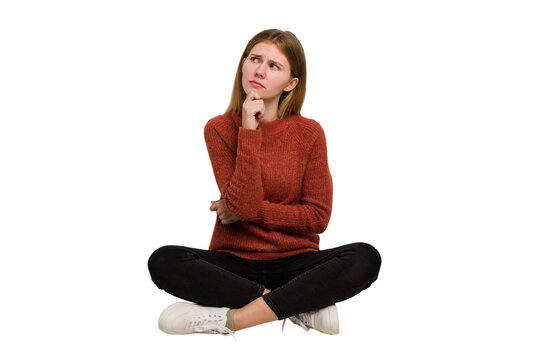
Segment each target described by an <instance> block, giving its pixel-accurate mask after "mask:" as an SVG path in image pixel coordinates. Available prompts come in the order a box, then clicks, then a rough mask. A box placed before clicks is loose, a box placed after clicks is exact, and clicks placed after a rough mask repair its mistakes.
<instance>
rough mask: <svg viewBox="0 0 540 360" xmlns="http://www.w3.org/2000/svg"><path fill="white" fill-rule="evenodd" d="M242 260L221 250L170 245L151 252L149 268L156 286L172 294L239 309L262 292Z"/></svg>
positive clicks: (250, 268)
mask: <svg viewBox="0 0 540 360" xmlns="http://www.w3.org/2000/svg"><path fill="white" fill-rule="evenodd" d="M243 260H244V259H241V258H238V257H236V256H234V255H232V254H229V253H224V252H220V251H210V250H201V249H194V248H189V247H185V246H175V245H169V246H164V247H161V248H159V249H157V250H156V251H154V253H153V254H152V255H151V256H150V258H149V260H148V269H149V271H150V275H151V278H152V281H153V282H154V283H155V284H156V285H157V287H158V288H160V289H162V290H164V291H166V292H167V293H169V294H171V295H174V296H176V297H179V298H182V299H184V300H187V301H191V302H194V303H197V304H200V305H205V306H215V307H229V308H239V307H242V306H244V305H246V304H248V303H249V302H251V301H253V300H255V299H256V298H258V297H260V296H261V295H262V294H263V291H264V286H263V285H261V284H259V283H257V282H255V281H253V280H254V279H256V271H255V269H254V268H253V266H252V265H251V264H250V263H249V262H247V261H243ZM239 274H240V275H239ZM248 277H251V280H250V279H248Z"/></svg>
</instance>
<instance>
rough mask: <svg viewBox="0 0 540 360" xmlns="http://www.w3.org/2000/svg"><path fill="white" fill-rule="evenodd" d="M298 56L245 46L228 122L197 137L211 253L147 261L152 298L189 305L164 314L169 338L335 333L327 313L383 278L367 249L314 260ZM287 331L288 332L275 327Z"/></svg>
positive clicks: (278, 47) (163, 253)
mask: <svg viewBox="0 0 540 360" xmlns="http://www.w3.org/2000/svg"><path fill="white" fill-rule="evenodd" d="M305 92H306V61H305V57H304V50H303V48H302V45H301V44H300V42H299V41H298V39H297V38H296V36H294V35H293V34H292V33H291V32H289V31H280V30H275V29H270V30H265V31H262V32H260V33H259V34H257V35H255V36H254V37H253V38H252V39H251V40H250V41H249V43H248V44H247V46H246V49H245V50H244V53H243V54H242V57H241V58H240V63H239V64H238V69H237V72H236V79H235V82H234V87H233V93H232V97H231V102H230V105H229V107H228V109H227V111H226V112H225V114H223V115H220V116H217V117H214V118H212V119H210V120H209V121H208V122H207V123H206V126H205V128H204V137H205V141H206V145H207V148H208V154H209V156H210V161H211V163H212V168H213V171H214V175H215V178H216V182H217V185H218V187H219V190H220V192H221V198H220V199H219V200H217V201H212V205H211V206H210V210H211V211H216V213H217V217H216V224H215V227H214V232H213V235H212V239H211V243H210V247H209V250H202V249H195V248H189V247H185V246H175V245H170V246H164V247H161V248H159V249H157V250H156V251H155V252H154V253H153V254H152V255H151V256H150V259H149V261H148V267H149V270H150V274H151V277H152V281H153V282H154V283H155V284H156V285H157V287H158V288H160V289H163V290H164V291H166V292H168V293H169V294H172V295H174V296H176V297H179V298H182V299H184V300H187V301H190V302H192V303H185V302H177V303H175V304H173V305H171V306H169V307H168V308H166V309H165V310H164V311H163V312H162V314H161V316H160V318H159V327H160V329H161V330H162V331H164V332H166V333H169V334H189V333H196V332H204V333H221V334H233V333H234V331H237V330H241V329H245V328H248V327H251V326H255V325H258V324H262V323H266V322H269V321H273V320H278V319H280V320H283V319H287V318H289V319H290V320H291V321H292V322H293V323H295V324H297V325H299V326H302V327H303V328H304V329H306V330H309V329H310V328H314V329H316V330H318V331H320V332H323V333H326V334H337V333H338V332H339V321H338V314H337V308H336V305H335V303H336V302H339V301H343V300H346V299H348V298H350V297H352V296H354V295H356V294H358V293H359V292H361V291H362V290H364V289H366V288H368V287H369V286H370V285H371V284H372V283H373V282H374V281H375V280H376V279H377V276H378V273H379V269H380V266H381V257H380V255H379V253H378V251H377V250H376V249H375V248H374V247H373V246H371V245H369V244H366V243H352V244H349V245H344V246H340V247H336V248H333V249H326V250H320V249H319V235H318V234H320V233H322V232H324V230H325V229H326V227H327V226H328V222H329V220H330V214H331V210H332V177H331V174H330V171H329V167H328V162H327V151H326V138H325V134H324V131H323V128H322V127H321V125H320V124H319V123H318V122H316V121H315V120H313V119H309V118H305V117H302V116H301V115H300V109H301V107H302V104H303V102H304V95H305ZM283 325H285V322H284V323H283Z"/></svg>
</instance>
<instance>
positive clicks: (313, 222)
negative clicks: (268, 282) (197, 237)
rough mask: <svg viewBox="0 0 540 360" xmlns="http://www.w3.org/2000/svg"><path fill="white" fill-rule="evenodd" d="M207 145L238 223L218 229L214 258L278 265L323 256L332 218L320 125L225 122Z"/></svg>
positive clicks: (213, 126) (211, 126)
mask: <svg viewBox="0 0 540 360" xmlns="http://www.w3.org/2000/svg"><path fill="white" fill-rule="evenodd" d="M204 138H205V141H206V146H207V149H208V154H209V156H210V162H211V163H212V169H213V170H214V175H215V178H216V182H217V185H218V188H219V190H220V193H221V199H224V201H225V204H226V205H227V207H228V208H229V210H230V211H231V212H233V213H234V214H235V215H236V216H237V217H238V218H239V221H237V222H235V223H232V224H226V225H224V224H222V223H221V220H220V219H219V217H217V215H216V224H215V227H214V232H213V234H212V239H211V242H210V246H209V249H210V250H219V251H227V252H230V253H232V254H234V255H237V256H240V257H243V258H247V259H252V260H272V259H278V258H282V257H286V256H291V255H295V254H299V253H302V252H306V251H316V250H319V235H318V234H320V233H322V232H324V231H325V229H326V227H327V226H328V222H329V221H330V215H331V212H332V176H331V174H330V170H329V167H328V158H327V151H326V137H325V134H324V131H323V128H322V127H321V125H320V124H319V123H318V122H317V121H315V120H313V119H308V118H305V117H303V116H299V115H293V116H289V117H286V118H283V119H276V120H273V121H270V122H259V126H258V128H257V129H256V130H252V129H246V128H244V127H242V118H241V116H240V114H238V113H233V114H226V115H219V116H216V117H214V118H212V119H210V120H209V121H208V122H207V123H206V126H205V127H204Z"/></svg>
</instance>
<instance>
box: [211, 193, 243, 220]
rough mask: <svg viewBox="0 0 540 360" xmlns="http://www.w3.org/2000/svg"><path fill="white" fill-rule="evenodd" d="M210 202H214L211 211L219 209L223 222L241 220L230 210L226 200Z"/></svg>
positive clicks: (219, 215)
mask: <svg viewBox="0 0 540 360" xmlns="http://www.w3.org/2000/svg"><path fill="white" fill-rule="evenodd" d="M210 202H211V203H212V206H210V211H217V216H218V217H219V219H220V220H221V223H222V224H224V225H227V224H232V223H234V222H237V221H238V220H239V219H238V218H237V217H236V215H234V214H233V213H232V212H231V210H229V208H228V207H227V205H225V200H223V199H221V200H216V201H210Z"/></svg>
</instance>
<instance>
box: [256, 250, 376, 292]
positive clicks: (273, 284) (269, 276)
mask: <svg viewBox="0 0 540 360" xmlns="http://www.w3.org/2000/svg"><path fill="white" fill-rule="evenodd" d="M336 257H339V258H342V260H344V262H345V263H350V264H352V265H356V266H355V267H358V268H362V270H361V271H368V272H377V273H378V271H379V268H380V265H381V257H380V254H379V252H378V251H377V249H375V248H374V247H373V246H372V245H370V244H367V243H364V242H356V243H351V244H347V245H342V246H338V247H335V248H331V249H325V250H320V251H309V252H305V253H301V254H297V255H293V256H289V257H286V258H283V259H277V260H269V261H266V262H265V264H264V267H265V269H264V273H265V278H264V281H263V283H264V284H265V285H266V286H267V288H269V289H270V290H273V289H275V288H277V287H279V286H282V285H284V284H286V283H288V282H289V281H291V280H292V279H294V278H296V277H297V276H299V275H301V274H303V273H305V272H307V271H309V270H311V269H313V268H315V267H317V266H319V265H322V264H324V263H326V262H328V261H330V260H332V259H334V258H336Z"/></svg>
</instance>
